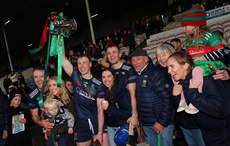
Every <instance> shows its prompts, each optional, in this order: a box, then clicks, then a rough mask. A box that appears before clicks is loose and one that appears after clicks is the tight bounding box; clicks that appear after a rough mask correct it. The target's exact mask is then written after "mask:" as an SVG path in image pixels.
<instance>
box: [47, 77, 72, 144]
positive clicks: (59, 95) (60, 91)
mask: <svg viewBox="0 0 230 146" xmlns="http://www.w3.org/2000/svg"><path fill="white" fill-rule="evenodd" d="M47 86H48V89H49V92H48V94H47V99H49V98H54V99H57V100H59V101H61V102H62V103H63V105H64V107H65V108H66V109H67V110H68V111H69V112H70V113H71V114H72V115H73V116H74V119H76V110H75V107H74V101H73V99H72V98H70V97H69V94H68V91H67V89H66V88H65V83H64V81H63V80H62V86H61V87H58V86H57V76H53V77H50V78H49V80H48V82H47ZM56 127H58V129H56V128H54V129H51V131H52V133H54V134H63V133H65V132H66V130H67V128H68V126H67V125H66V124H65V123H62V124H57V126H56ZM68 139H69V141H68V143H67V145H75V142H74V135H73V134H71V135H68ZM64 140H65V138H64Z"/></svg>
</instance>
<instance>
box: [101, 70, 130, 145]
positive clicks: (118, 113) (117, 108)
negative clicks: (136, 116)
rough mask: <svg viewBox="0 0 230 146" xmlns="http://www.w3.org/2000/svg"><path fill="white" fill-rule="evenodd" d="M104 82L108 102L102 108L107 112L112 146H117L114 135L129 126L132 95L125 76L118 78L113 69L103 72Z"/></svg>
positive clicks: (106, 116)
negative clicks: (122, 127) (123, 127)
mask: <svg viewBox="0 0 230 146" xmlns="http://www.w3.org/2000/svg"><path fill="white" fill-rule="evenodd" d="M102 82H103V84H104V85H105V87H106V88H105V99H106V100H105V101H103V102H102V108H103V109H104V111H105V123H106V125H107V126H108V135H109V141H110V146H116V144H115V143H114V135H115V133H116V131H117V130H118V129H119V127H121V126H124V125H126V124H127V122H126V121H127V120H128V118H129V117H130V116H131V99H130V94H129V90H128V89H127V86H126V78H125V76H121V77H119V78H116V74H115V71H114V70H113V69H111V68H107V69H105V70H103V71H102Z"/></svg>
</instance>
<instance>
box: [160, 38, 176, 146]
mask: <svg viewBox="0 0 230 146" xmlns="http://www.w3.org/2000/svg"><path fill="white" fill-rule="evenodd" d="M174 52H175V49H174V48H173V46H172V45H171V44H169V43H166V42H165V43H162V44H161V45H159V46H158V47H157V49H156V58H157V64H156V66H157V67H159V68H160V69H161V70H163V71H164V73H165V77H166V78H167V80H168V83H169V85H171V87H173V82H172V80H171V76H170V75H169V74H168V73H167V60H168V57H169V56H170V55H171V54H173V53H174ZM168 106H170V109H171V110H170V111H171V114H170V115H171V118H170V120H169V122H168V126H167V127H165V128H164V131H163V133H162V136H161V143H162V145H167V146H173V129H174V115H175V109H174V107H173V104H172V102H170V103H169V105H168Z"/></svg>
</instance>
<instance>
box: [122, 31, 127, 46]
mask: <svg viewBox="0 0 230 146" xmlns="http://www.w3.org/2000/svg"><path fill="white" fill-rule="evenodd" d="M122 44H123V46H125V47H127V45H128V34H127V31H126V30H124V32H123V35H122Z"/></svg>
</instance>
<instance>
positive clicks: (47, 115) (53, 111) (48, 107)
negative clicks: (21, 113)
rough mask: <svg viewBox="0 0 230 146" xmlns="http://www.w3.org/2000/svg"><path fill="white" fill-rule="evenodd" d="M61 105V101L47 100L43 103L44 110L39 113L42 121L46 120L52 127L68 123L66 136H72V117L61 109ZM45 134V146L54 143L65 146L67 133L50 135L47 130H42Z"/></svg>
mask: <svg viewBox="0 0 230 146" xmlns="http://www.w3.org/2000/svg"><path fill="white" fill-rule="evenodd" d="M62 106H63V104H62V103H61V101H59V100H57V99H53V98H48V99H46V100H45V102H44V107H45V108H44V110H43V111H42V113H41V118H42V120H48V121H49V122H51V123H54V125H55V126H56V125H60V124H63V123H64V122H65V121H66V120H67V122H68V134H73V126H74V117H73V115H72V114H71V113H70V112H69V111H68V110H67V109H66V108H63V107H62ZM43 132H44V133H45V139H46V140H48V142H47V146H53V144H54V141H53V140H55V141H56V144H57V143H58V145H59V146H65V145H66V143H67V133H62V134H56V135H51V134H50V133H49V132H48V130H46V129H43Z"/></svg>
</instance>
